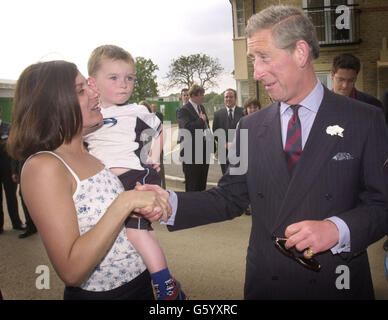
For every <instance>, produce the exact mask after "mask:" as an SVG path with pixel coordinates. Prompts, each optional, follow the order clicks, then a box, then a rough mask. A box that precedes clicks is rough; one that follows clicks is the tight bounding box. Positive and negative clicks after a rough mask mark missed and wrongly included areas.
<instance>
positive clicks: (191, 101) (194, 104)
mask: <svg viewBox="0 0 388 320" xmlns="http://www.w3.org/2000/svg"><path fill="white" fill-rule="evenodd" d="M189 102H190V103H191V104H192V106H193V107H194V109H197V106H198V105H197V104H196V103H195V102H193V100H191V99H189Z"/></svg>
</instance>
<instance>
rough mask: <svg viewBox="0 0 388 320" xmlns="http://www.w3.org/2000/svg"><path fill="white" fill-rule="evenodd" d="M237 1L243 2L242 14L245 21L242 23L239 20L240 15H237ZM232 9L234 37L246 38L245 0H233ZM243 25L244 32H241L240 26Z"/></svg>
mask: <svg viewBox="0 0 388 320" xmlns="http://www.w3.org/2000/svg"><path fill="white" fill-rule="evenodd" d="M237 1H240V2H241V4H242V15H243V21H242V22H241V23H239V22H238V19H237V18H238V17H237ZM232 11H233V28H234V30H233V36H234V39H245V21H246V18H245V6H244V0H233V1H232ZM241 25H242V26H243V28H242V30H244V31H243V32H242V34H239V30H240V29H239V26H241Z"/></svg>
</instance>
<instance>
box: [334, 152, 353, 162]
mask: <svg viewBox="0 0 388 320" xmlns="http://www.w3.org/2000/svg"><path fill="white" fill-rule="evenodd" d="M332 159H333V160H337V161H342V160H352V159H354V158H353V156H352V155H351V154H350V153H348V152H338V153H337V154H336V155H335V156H334V157H333V158H332Z"/></svg>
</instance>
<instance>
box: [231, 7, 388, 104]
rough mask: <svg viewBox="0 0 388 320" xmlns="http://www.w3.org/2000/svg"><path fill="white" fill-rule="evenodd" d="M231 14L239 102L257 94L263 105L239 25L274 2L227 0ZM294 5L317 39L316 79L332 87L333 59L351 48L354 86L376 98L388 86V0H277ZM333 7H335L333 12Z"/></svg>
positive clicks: (265, 98)
mask: <svg viewBox="0 0 388 320" xmlns="http://www.w3.org/2000/svg"><path fill="white" fill-rule="evenodd" d="M229 2H230V3H231V5H232V14H233V47H234V63H235V79H236V88H237V91H238V103H239V105H242V104H243V103H244V101H245V100H246V99H247V98H248V97H252V96H257V97H258V98H259V99H260V102H261V104H262V105H263V106H266V105H268V104H269V103H270V99H269V96H268V94H267V92H266V90H265V88H264V87H263V86H262V85H261V84H260V83H258V82H257V81H255V80H254V79H253V65H252V63H251V61H250V60H249V59H248V58H247V55H246V52H247V43H246V38H245V33H244V29H245V26H246V22H247V20H248V19H249V17H250V16H251V15H252V14H254V13H256V12H259V11H260V10H262V9H264V8H266V7H268V6H269V5H272V4H275V3H274V2H275V1H271V0H229ZM276 4H286V5H295V6H299V7H301V8H303V9H304V10H305V11H306V12H307V13H308V15H309V16H310V17H311V19H312V21H313V23H314V25H315V26H316V29H317V34H318V38H319V41H320V47H321V48H320V49H321V50H320V57H319V58H318V59H317V60H316V61H315V63H314V65H315V70H316V73H317V76H318V78H319V79H320V80H321V81H322V83H324V84H325V85H326V86H327V87H328V88H330V89H331V88H332V83H331V78H330V71H331V63H332V60H333V58H334V57H335V56H336V55H338V54H341V53H352V54H354V55H356V56H357V57H358V58H359V59H360V61H361V71H360V73H359V75H358V78H357V82H356V88H357V89H359V90H361V91H365V92H367V93H369V94H372V95H373V96H376V97H378V98H379V97H380V95H381V92H382V91H383V90H387V89H388V50H387V44H386V42H387V41H388V1H386V0H279V1H276ZM336 10H337V12H336Z"/></svg>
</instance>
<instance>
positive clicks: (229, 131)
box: [213, 89, 244, 174]
mask: <svg viewBox="0 0 388 320" xmlns="http://www.w3.org/2000/svg"><path fill="white" fill-rule="evenodd" d="M236 100H237V93H236V90H234V89H226V90H225V92H224V103H225V108H222V109H220V110H217V111H216V112H215V113H214V119H213V134H214V138H215V139H216V141H217V142H218V144H217V149H218V161H219V162H220V164H221V171H222V174H225V172H226V169H227V167H228V162H227V156H228V149H229V146H230V144H231V142H232V141H233V138H234V134H235V129H236V126H237V123H238V122H239V120H240V119H241V118H242V117H243V116H244V109H243V108H241V107H237V106H236ZM217 130H218V131H219V134H221V136H222V137H221V138H220V139H219V134H217Z"/></svg>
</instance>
